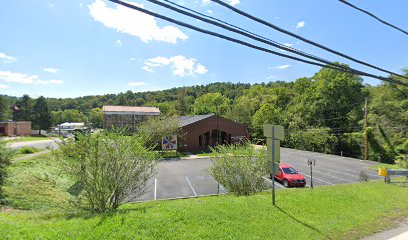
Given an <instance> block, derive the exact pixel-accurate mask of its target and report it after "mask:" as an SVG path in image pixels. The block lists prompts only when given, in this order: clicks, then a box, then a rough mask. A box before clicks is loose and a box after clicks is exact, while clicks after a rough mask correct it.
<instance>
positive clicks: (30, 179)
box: [3, 153, 73, 210]
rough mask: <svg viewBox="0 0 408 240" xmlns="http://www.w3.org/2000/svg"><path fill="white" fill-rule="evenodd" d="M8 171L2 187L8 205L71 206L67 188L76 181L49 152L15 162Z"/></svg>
mask: <svg viewBox="0 0 408 240" xmlns="http://www.w3.org/2000/svg"><path fill="white" fill-rule="evenodd" d="M8 174H9V177H8V179H7V181H6V184H5V186H4V188H3V190H4V194H5V196H6V201H7V202H8V205H9V206H11V207H13V208H17V209H25V210H32V209H37V210H38V209H42V210H56V209H57V210H60V209H66V208H68V207H69V206H68V199H69V194H68V193H67V192H66V189H68V188H69V187H70V186H71V185H72V184H73V183H72V181H71V180H70V179H69V178H68V177H67V176H66V175H64V174H63V173H62V171H61V166H60V165H59V164H58V163H57V162H55V161H54V159H53V157H52V155H51V154H50V153H48V154H44V155H41V156H37V157H33V158H30V159H27V160H21V161H17V162H14V163H12V164H11V166H10V167H9V168H8Z"/></svg>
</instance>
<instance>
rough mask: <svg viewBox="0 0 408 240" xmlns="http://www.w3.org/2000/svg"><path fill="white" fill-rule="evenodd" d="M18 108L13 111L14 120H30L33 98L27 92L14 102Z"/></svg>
mask: <svg viewBox="0 0 408 240" xmlns="http://www.w3.org/2000/svg"><path fill="white" fill-rule="evenodd" d="M15 105H16V106H17V108H18V110H16V111H14V112H13V120H14V121H31V120H32V117H33V116H32V114H33V100H32V99H31V98H30V96H28V95H27V94H24V95H23V97H21V98H20V99H18V100H17V101H16V103H15Z"/></svg>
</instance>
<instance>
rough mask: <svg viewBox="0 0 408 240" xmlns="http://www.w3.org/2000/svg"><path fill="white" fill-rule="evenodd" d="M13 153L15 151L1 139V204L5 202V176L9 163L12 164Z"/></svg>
mask: <svg viewBox="0 0 408 240" xmlns="http://www.w3.org/2000/svg"><path fill="white" fill-rule="evenodd" d="M13 154H14V152H13V151H12V150H9V149H8V148H7V147H6V143H5V142H3V141H0V204H3V203H4V200H3V198H4V196H3V191H2V186H3V184H4V180H5V178H6V177H7V171H6V168H7V166H8V165H10V160H11V158H12V156H13Z"/></svg>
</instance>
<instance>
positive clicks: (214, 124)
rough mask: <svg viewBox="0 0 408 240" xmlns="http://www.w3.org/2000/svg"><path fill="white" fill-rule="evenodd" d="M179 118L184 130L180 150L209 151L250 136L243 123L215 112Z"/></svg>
mask: <svg viewBox="0 0 408 240" xmlns="http://www.w3.org/2000/svg"><path fill="white" fill-rule="evenodd" d="M179 119H180V125H181V128H182V129H183V132H184V135H183V137H182V139H180V140H179V142H180V143H179V151H184V152H188V151H207V150H209V147H215V146H216V145H218V144H231V143H238V142H241V141H243V140H246V139H248V138H249V133H248V131H247V130H246V128H245V127H244V126H243V125H242V124H239V123H237V122H234V121H232V120H229V119H227V118H224V117H219V116H216V115H214V114H207V115H198V116H181V117H180V118H179Z"/></svg>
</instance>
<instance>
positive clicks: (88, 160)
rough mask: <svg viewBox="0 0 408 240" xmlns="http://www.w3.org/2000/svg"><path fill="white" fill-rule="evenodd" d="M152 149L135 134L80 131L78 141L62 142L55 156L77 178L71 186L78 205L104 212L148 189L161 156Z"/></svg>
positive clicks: (114, 208)
mask: <svg viewBox="0 0 408 240" xmlns="http://www.w3.org/2000/svg"><path fill="white" fill-rule="evenodd" d="M150 150H151V149H147V148H145V147H144V146H143V141H142V140H141V139H140V137H138V136H136V135H132V136H123V135H121V134H120V133H118V132H111V131H103V132H101V133H95V134H88V135H82V134H79V135H78V136H77V140H76V141H73V140H70V141H67V142H65V143H62V144H60V151H56V152H55V156H56V157H57V159H59V160H61V161H62V162H63V163H65V166H66V170H68V172H69V173H70V174H71V175H72V176H73V178H74V179H75V181H76V183H75V186H72V187H71V188H70V190H71V191H70V193H71V194H73V195H75V196H76V201H75V204H76V206H77V207H80V208H83V209H85V210H89V211H94V212H104V211H108V210H116V209H117V208H118V207H119V205H120V204H121V203H122V202H123V200H124V199H125V198H126V197H128V196H129V194H130V193H132V194H134V195H139V196H140V195H142V194H143V193H145V192H146V189H147V182H148V180H149V179H150V178H151V176H152V175H153V174H154V172H155V166H156V162H157V161H156V159H157V158H158V154H157V153H154V152H152V151H150ZM74 190H75V191H74Z"/></svg>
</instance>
